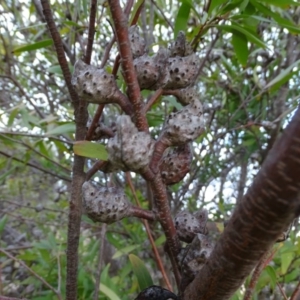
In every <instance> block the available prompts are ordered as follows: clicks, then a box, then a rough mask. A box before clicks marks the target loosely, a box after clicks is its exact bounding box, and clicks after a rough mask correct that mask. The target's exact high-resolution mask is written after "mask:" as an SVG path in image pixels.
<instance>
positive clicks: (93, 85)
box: [72, 60, 118, 103]
mask: <svg viewBox="0 0 300 300" xmlns="http://www.w3.org/2000/svg"><path fill="white" fill-rule="evenodd" d="M72 85H73V86H74V88H75V90H76V91H77V93H78V95H79V96H84V99H85V100H86V101H89V102H92V103H112V102H114V100H115V93H116V92H117V91H118V87H117V84H116V81H115V78H114V76H113V75H111V74H109V73H107V72H106V71H105V70H104V69H98V68H97V67H95V66H91V65H87V64H85V63H84V62H83V61H82V60H78V61H77V62H76V63H75V66H74V73H73V76H72Z"/></svg>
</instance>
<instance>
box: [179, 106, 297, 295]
mask: <svg viewBox="0 0 300 300" xmlns="http://www.w3.org/2000/svg"><path fill="white" fill-rule="evenodd" d="M299 192H300V109H298V111H297V112H296V114H295V116H294V118H293V120H292V121H291V123H290V124H289V125H288V127H287V128H286V130H285V131H284V133H283V134H282V136H281V137H280V138H279V140H278V141H277V142H276V143H275V145H274V147H273V149H272V150H271V151H270V153H269V155H268V157H267V159H266V161H265V162H264V164H263V166H262V168H261V170H260V172H259V173H258V175H257V176H256V178H255V181H254V183H253V184H252V186H251V187H250V188H249V190H248V192H247V193H246V194H245V196H244V197H243V199H242V201H241V202H240V204H239V205H238V207H237V208H236V210H235V212H234V213H233V216H232V218H231V219H230V221H229V223H228V225H227V227H226V229H225V231H224V233H223V235H222V236H221V238H220V240H219V241H218V243H217V245H216V247H215V249H214V251H213V253H212V255H211V257H210V259H209V261H208V263H207V264H206V265H205V266H204V267H203V268H202V269H201V270H200V272H199V273H198V274H197V276H196V278H195V279H194V281H193V282H192V283H191V284H190V285H189V286H188V287H187V289H186V291H185V293H184V299H185V300H186V299H188V300H196V299H197V300H199V299H201V300H211V299H214V300H221V299H222V300H225V299H229V298H230V296H231V295H232V294H233V293H234V292H235V291H236V290H237V289H238V288H239V287H240V286H241V284H242V283H243V282H244V280H245V278H246V277H247V276H248V275H249V273H250V272H251V270H252V269H253V268H254V267H255V265H256V264H257V262H258V261H259V259H260V258H261V257H262V255H263V254H264V253H265V252H266V251H267V250H268V249H269V248H270V247H271V246H272V245H273V244H274V243H275V241H276V239H277V238H278V236H279V235H280V234H281V233H282V232H283V231H284V230H285V229H286V228H287V227H288V225H289V223H291V222H292V220H293V219H294V218H295V217H296V216H298V215H299V212H300V199H299Z"/></svg>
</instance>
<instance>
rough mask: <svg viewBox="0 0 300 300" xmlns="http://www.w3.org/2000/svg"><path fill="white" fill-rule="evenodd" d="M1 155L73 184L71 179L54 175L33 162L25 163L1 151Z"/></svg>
mask: <svg viewBox="0 0 300 300" xmlns="http://www.w3.org/2000/svg"><path fill="white" fill-rule="evenodd" d="M0 154H2V155H3V156H5V157H8V158H11V159H13V160H15V161H18V162H20V163H22V164H24V165H26V166H29V167H32V168H34V169H37V170H39V171H41V172H43V173H46V174H49V175H51V176H54V177H56V178H59V179H62V180H65V181H67V182H71V179H70V178H69V177H65V176H62V175H59V174H56V173H53V172H51V171H49V170H46V169H44V168H42V167H40V166H37V165H35V164H33V163H31V162H26V161H23V160H22V159H20V158H17V157H14V156H13V155H10V154H7V153H5V152H3V151H0Z"/></svg>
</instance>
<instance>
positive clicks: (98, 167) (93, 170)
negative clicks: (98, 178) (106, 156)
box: [85, 160, 107, 181]
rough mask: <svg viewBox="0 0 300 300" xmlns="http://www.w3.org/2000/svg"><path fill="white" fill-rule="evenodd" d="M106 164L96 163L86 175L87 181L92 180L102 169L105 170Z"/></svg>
mask: <svg viewBox="0 0 300 300" xmlns="http://www.w3.org/2000/svg"><path fill="white" fill-rule="evenodd" d="M106 164H107V162H106V161H103V160H99V161H97V162H95V164H94V165H93V166H92V167H91V168H90V169H89V170H88V172H87V173H86V177H85V180H86V181H88V180H90V179H91V178H92V177H93V176H94V175H95V174H96V172H98V171H99V170H101V168H103V167H104V166H105V165H106Z"/></svg>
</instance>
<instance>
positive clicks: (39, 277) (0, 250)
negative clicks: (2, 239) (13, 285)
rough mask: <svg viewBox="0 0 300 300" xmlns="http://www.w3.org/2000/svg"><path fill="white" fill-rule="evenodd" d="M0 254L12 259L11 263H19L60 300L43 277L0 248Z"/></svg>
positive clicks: (59, 295) (58, 295)
mask: <svg viewBox="0 0 300 300" xmlns="http://www.w3.org/2000/svg"><path fill="white" fill-rule="evenodd" d="M0 252H2V253H3V254H4V255H6V256H7V257H9V258H10V259H12V260H13V261H15V262H17V263H19V264H20V265H21V266H23V267H24V268H25V269H26V270H27V271H28V272H30V273H31V274H32V275H33V276H34V277H35V278H37V279H38V280H39V281H40V282H42V284H43V285H44V286H46V287H47V288H48V289H50V290H51V291H52V292H53V293H54V294H55V295H56V296H57V298H58V299H59V300H62V299H63V298H62V296H61V294H60V293H59V292H58V291H57V290H56V289H55V288H54V287H53V286H51V285H50V284H49V283H48V282H47V281H46V280H45V279H44V278H43V277H41V276H40V275H39V274H37V273H36V272H35V271H33V270H32V269H31V268H29V267H28V266H27V265H26V264H25V263H24V262H23V261H22V260H20V259H18V258H16V257H14V256H13V255H11V254H10V253H8V252H7V251H5V250H4V249H2V248H0Z"/></svg>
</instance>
